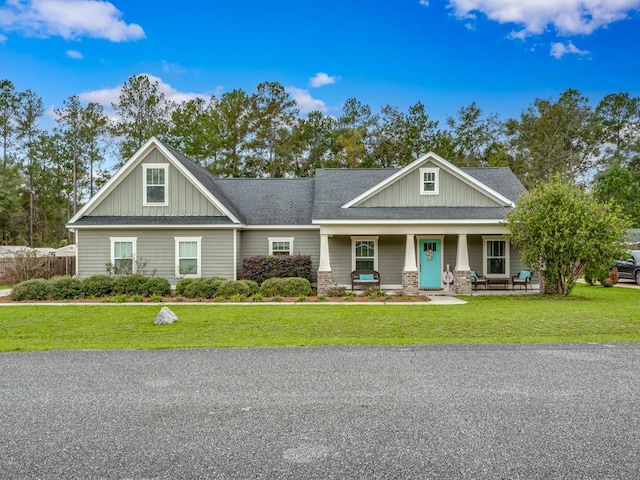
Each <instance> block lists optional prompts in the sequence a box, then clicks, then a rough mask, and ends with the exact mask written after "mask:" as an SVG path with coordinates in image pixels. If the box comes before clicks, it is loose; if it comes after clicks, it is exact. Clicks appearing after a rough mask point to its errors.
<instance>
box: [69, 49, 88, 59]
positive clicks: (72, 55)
mask: <svg viewBox="0 0 640 480" xmlns="http://www.w3.org/2000/svg"><path fill="white" fill-rule="evenodd" d="M67 57H69V58H73V59H74V60H82V59H84V55H82V53H80V52H79V51H78V50H67Z"/></svg>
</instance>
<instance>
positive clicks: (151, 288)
mask: <svg viewBox="0 0 640 480" xmlns="http://www.w3.org/2000/svg"><path fill="white" fill-rule="evenodd" d="M144 290H145V293H144V294H145V295H146V296H147V297H153V296H159V297H165V296H167V295H170V294H171V284H170V283H169V280H167V279H166V278H149V279H147V281H146V282H145V283H144Z"/></svg>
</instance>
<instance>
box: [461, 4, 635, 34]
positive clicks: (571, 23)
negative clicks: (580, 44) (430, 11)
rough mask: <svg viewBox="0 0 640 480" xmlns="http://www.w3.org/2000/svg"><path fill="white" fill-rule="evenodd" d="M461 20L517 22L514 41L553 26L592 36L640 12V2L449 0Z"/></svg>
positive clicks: (560, 30)
mask: <svg viewBox="0 0 640 480" xmlns="http://www.w3.org/2000/svg"><path fill="white" fill-rule="evenodd" d="M449 7H450V8H452V9H453V11H454V14H455V15H456V16H458V17H460V18H467V17H468V16H469V15H472V14H474V13H483V14H484V15H486V16H487V18H489V19H491V20H494V21H496V22H499V23H514V24H516V25H520V26H522V30H520V31H517V32H514V33H513V34H512V35H511V36H512V37H514V38H523V37H525V36H527V35H537V34H541V33H543V32H544V31H545V30H546V29H547V28H548V27H549V26H552V27H553V28H554V29H555V30H556V31H557V32H558V33H559V34H561V35H577V34H585V35H589V34H591V33H593V31H595V30H597V29H598V28H601V27H606V26H607V25H609V24H611V23H613V22H616V21H618V20H623V19H625V18H627V17H628V16H629V13H630V12H633V11H635V10H638V9H640V0H449Z"/></svg>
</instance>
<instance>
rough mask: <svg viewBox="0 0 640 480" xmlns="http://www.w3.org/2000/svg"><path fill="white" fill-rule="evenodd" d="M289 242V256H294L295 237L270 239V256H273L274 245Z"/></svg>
mask: <svg viewBox="0 0 640 480" xmlns="http://www.w3.org/2000/svg"><path fill="white" fill-rule="evenodd" d="M277 242H289V255H293V237H269V255H273V244H274V243H277Z"/></svg>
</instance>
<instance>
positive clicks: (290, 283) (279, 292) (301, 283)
mask: <svg viewBox="0 0 640 480" xmlns="http://www.w3.org/2000/svg"><path fill="white" fill-rule="evenodd" d="M311 291H312V290H311V283H310V282H309V280H307V279H306V278H300V277H292V278H270V279H268V280H265V281H264V282H262V285H261V286H260V293H262V294H263V295H264V296H265V297H276V296H281V297H299V296H300V295H305V296H306V295H310V294H311Z"/></svg>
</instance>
